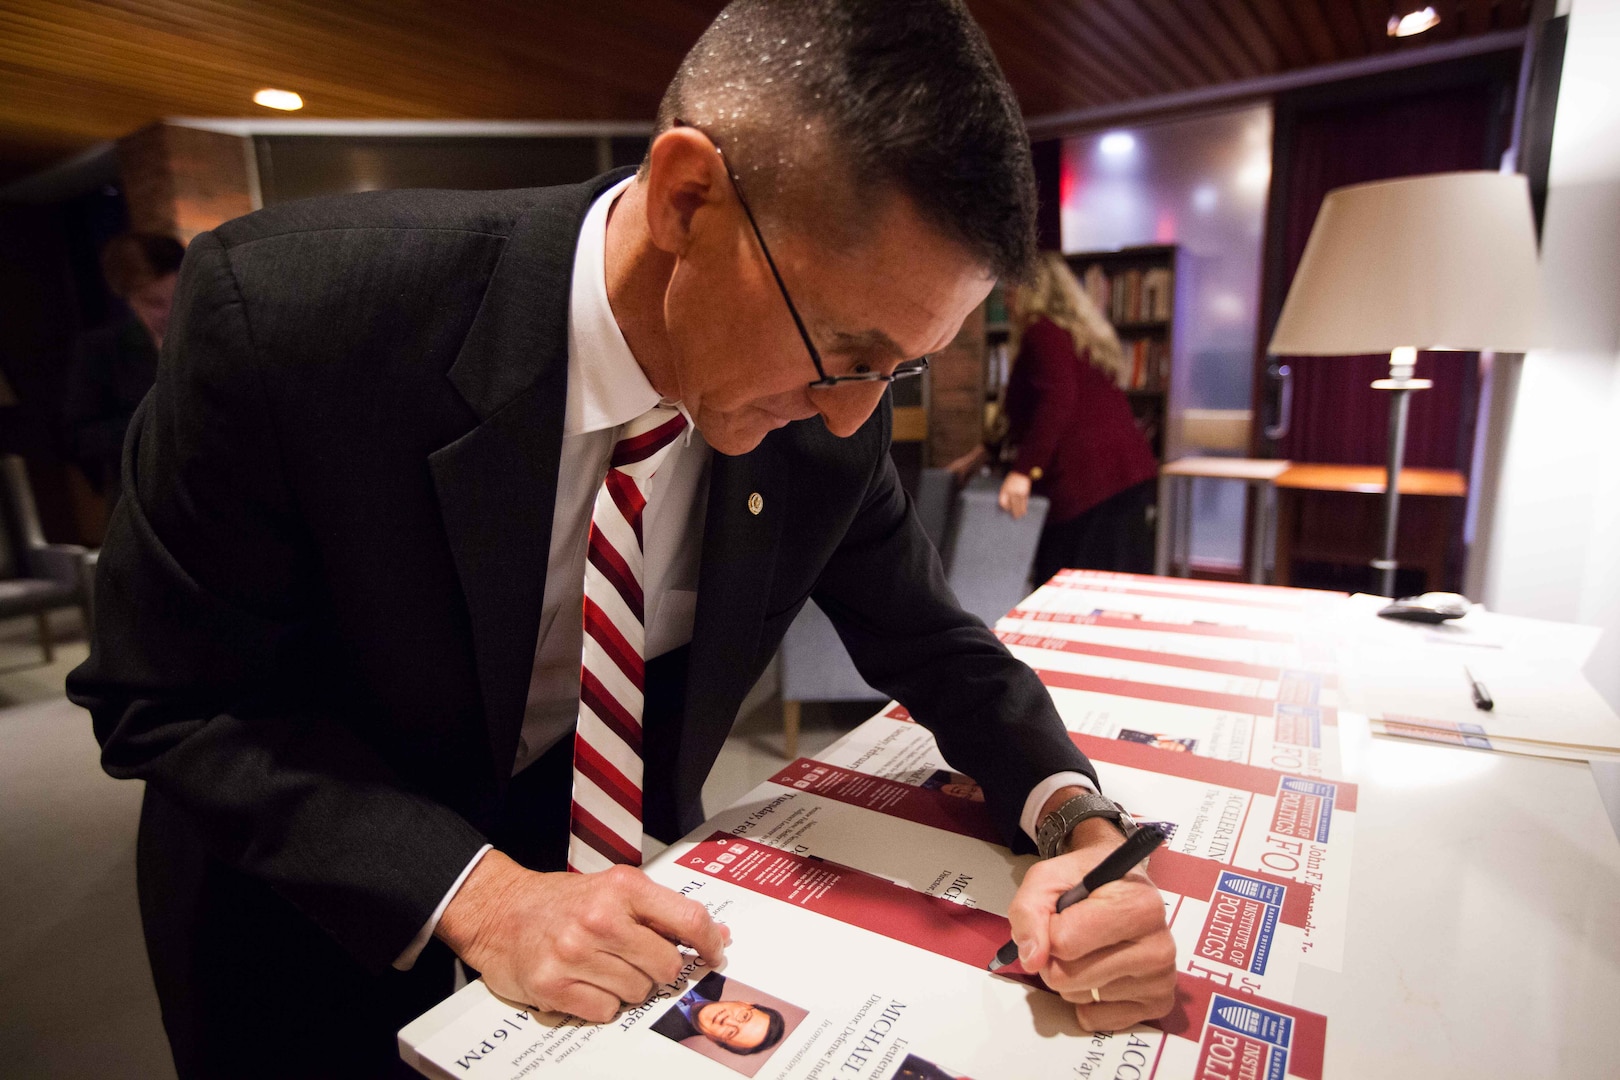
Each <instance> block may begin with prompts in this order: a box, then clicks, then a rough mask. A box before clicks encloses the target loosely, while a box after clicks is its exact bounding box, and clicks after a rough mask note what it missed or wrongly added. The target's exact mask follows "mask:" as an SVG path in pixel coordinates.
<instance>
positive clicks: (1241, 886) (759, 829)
mask: <svg viewBox="0 0 1620 1080" xmlns="http://www.w3.org/2000/svg"><path fill="white" fill-rule="evenodd" d="M927 785H928V786H921V787H918V786H912V785H909V784H905V783H902V782H900V781H898V780H893V779H885V778H882V777H878V776H873V775H871V774H868V773H861V772H856V771H854V770H851V769H846V768H841V767H839V766H836V765H829V764H827V763H825V762H821V761H816V760H812V759H809V758H801V759H799V760H798V761H795V762H794V763H793V764H791V765H789V766H788V767H787V768H785V769H783V770H782V771H781V772H779V773H778V774H777V775H776V776H774V777H772V778H771V779H770V780H768V781H766V782H765V783H763V784H761V785H760V786H759V787H758V788H756V789H754V791H752V792H751V793H749V795H747V796H746V797H745V798H743V799H742V800H740V801H739V802H738V803H737V804H736V805H735V806H733V807H731V808H730V809H729V810H726V811H725V812H723V813H721V814H720V815H718V816H717V817H715V818H713V819H712V820H711V821H710V822H709V827H711V828H713V829H714V830H715V837H720V836H732V837H737V838H740V839H747V840H751V841H753V842H755V843H759V844H768V845H770V846H772V847H776V848H779V849H783V850H786V851H790V852H793V853H794V854H798V855H807V856H814V857H817V858H821V859H827V860H831V861H833V862H838V863H842V864H844V865H846V866H851V867H854V868H857V869H859V870H862V871H864V872H866V873H868V874H872V875H874V876H877V877H881V878H883V879H885V880H887V881H891V882H893V883H895V884H898V885H902V886H905V887H906V888H910V889H913V890H916V891H919V892H923V893H926V894H927V895H930V896H938V897H942V898H944V899H947V900H951V901H953V902H955V903H959V904H964V905H967V906H969V907H976V908H981V909H984V910H987V911H992V912H995V913H996V914H998V915H1005V914H1006V913H1007V910H1008V908H1009V906H1010V904H1011V902H1012V899H1013V895H1014V893H1016V892H1017V889H1018V884H1019V882H1021V881H1022V880H1023V876H1024V873H1025V871H1027V870H1028V868H1029V866H1030V865H1031V864H1032V863H1033V862H1034V861H1035V859H1034V856H1031V855H1014V854H1013V853H1012V852H1011V851H1009V850H1008V849H1007V848H1005V847H1003V846H1001V844H1000V843H999V839H1000V838H999V837H998V836H997V835H996V831H995V828H994V825H993V824H992V822H991V820H990V815H989V812H988V811H987V810H986V808H985V805H984V803H983V801H982V796H980V795H979V793H978V788H977V785H975V784H973V783H972V782H971V781H969V780H967V779H966V778H963V777H959V776H958V775H957V774H953V773H948V772H947V773H945V774H944V775H943V776H935V777H930V778H929V780H928V781H927ZM952 789H955V790H954V791H953V790H952ZM987 841H988V842H987ZM1149 873H1150V874H1151V875H1152V878H1153V881H1154V884H1156V885H1157V886H1158V887H1159V890H1160V892H1161V893H1162V894H1163V896H1164V903H1165V918H1166V921H1167V922H1168V923H1169V925H1170V931H1171V934H1172V936H1173V937H1174V938H1175V939H1176V945H1177V956H1178V961H1179V963H1180V966H1181V967H1182V969H1183V970H1185V971H1188V972H1191V973H1193V974H1199V975H1203V976H1206V977H1208V978H1211V979H1214V980H1216V981H1217V982H1219V983H1221V984H1222V985H1223V986H1227V987H1229V988H1232V989H1234V990H1241V991H1243V992H1246V993H1257V994H1263V995H1265V996H1267V997H1273V998H1277V999H1279V1000H1282V1001H1287V1000H1291V997H1292V994H1293V991H1294V980H1295V978H1296V976H1297V973H1298V970H1299V965H1300V963H1301V961H1302V960H1303V959H1304V958H1305V957H1306V955H1307V954H1308V950H1307V949H1306V948H1305V928H1306V923H1307V920H1308V919H1309V917H1310V911H1311V903H1312V898H1313V894H1314V890H1313V889H1312V888H1311V887H1310V886H1307V885H1303V884H1301V883H1299V882H1297V881H1291V880H1288V879H1286V878H1281V877H1278V876H1276V875H1273V874H1268V873H1262V872H1255V871H1242V870H1235V869H1233V868H1232V867H1230V866H1229V865H1227V864H1225V863H1221V862H1216V861H1214V860H1211V859H1202V858H1197V857H1194V856H1190V855H1183V854H1181V853H1180V852H1177V851H1173V850H1166V849H1163V848H1161V849H1160V850H1159V851H1158V852H1156V853H1155V854H1154V855H1153V857H1152V859H1151V861H1150V865H1149Z"/></svg>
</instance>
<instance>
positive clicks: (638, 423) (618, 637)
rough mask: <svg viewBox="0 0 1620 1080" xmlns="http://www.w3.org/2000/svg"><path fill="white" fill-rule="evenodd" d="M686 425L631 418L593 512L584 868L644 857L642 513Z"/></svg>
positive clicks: (579, 753)
mask: <svg viewBox="0 0 1620 1080" xmlns="http://www.w3.org/2000/svg"><path fill="white" fill-rule="evenodd" d="M685 427H686V417H685V416H683V415H681V413H680V412H678V411H677V410H675V409H674V408H671V407H669V406H666V405H660V406H657V407H655V408H653V409H651V410H649V411H648V412H645V413H643V414H642V415H640V416H638V417H636V418H635V419H634V420H632V421H630V423H628V424H626V425H625V428H624V434H623V435H622V436H621V437H620V438H619V441H618V443H617V444H616V445H615V446H614V447H613V460H612V463H611V464H610V466H609V467H608V473H607V479H606V481H604V482H603V484H602V489H601V490H600V491H598V492H597V493H596V506H595V508H594V509H593V510H592V511H591V539H590V549H589V552H588V554H587V558H586V563H585V649H584V656H583V658H582V663H581V665H580V673H579V727H578V729H577V730H576V731H575V734H574V803H573V812H572V815H571V821H570V825H569V838H568V869H570V870H572V871H574V872H575V873H581V874H583V873H590V872H591V871H594V870H606V869H607V868H608V867H610V866H612V865H613V864H614V863H628V864H629V865H631V866H640V865H641V713H642V701H643V698H642V694H643V690H644V685H643V671H644V661H645V657H644V655H643V653H644V649H645V647H646V627H645V623H644V619H645V614H644V608H643V604H642V580H643V578H642V561H643V560H642V546H641V515H642V511H643V510H645V509H646V507H647V481H649V480H650V479H652V475H653V473H654V471H656V470H657V468H658V465H659V463H660V462H662V461H663V460H664V458H665V457H666V456H667V455H668V453H669V448H670V447H671V446H673V445H674V442H675V437H676V436H677V435H679V434H680V433H681V431H682V430H683V429H684V428H685Z"/></svg>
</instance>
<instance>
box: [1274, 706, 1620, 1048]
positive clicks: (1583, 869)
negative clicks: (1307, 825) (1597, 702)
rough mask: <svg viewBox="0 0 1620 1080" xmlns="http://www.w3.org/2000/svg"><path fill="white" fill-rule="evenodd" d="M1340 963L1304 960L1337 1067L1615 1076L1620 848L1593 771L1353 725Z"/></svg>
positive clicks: (1312, 1002)
mask: <svg viewBox="0 0 1620 1080" xmlns="http://www.w3.org/2000/svg"><path fill="white" fill-rule="evenodd" d="M1341 737H1342V739H1343V748H1344V751H1345V762H1346V772H1347V773H1348V774H1349V776H1348V778H1349V779H1351V780H1354V781H1355V782H1357V783H1358V784H1359V785H1360V793H1359V799H1358V803H1357V814H1356V846H1355V853H1354V859H1353V862H1352V871H1351V882H1350V905H1349V919H1350V921H1349V926H1348V928H1347V936H1346V942H1345V965H1344V971H1343V972H1340V973H1333V972H1325V971H1319V970H1317V969H1314V968H1302V969H1301V975H1300V979H1299V983H1298V986H1297V989H1296V993H1295V995H1294V997H1295V1001H1296V1003H1297V1004H1299V1005H1301V1006H1303V1007H1305V1008H1309V1009H1313V1010H1315V1011H1317V1012H1321V1013H1324V1014H1326V1015H1327V1017H1328V1041H1327V1057H1326V1062H1325V1064H1326V1066H1327V1069H1326V1075H1328V1076H1334V1077H1363V1076H1379V1077H1383V1076H1422V1077H1468V1078H1470V1080H1479V1078H1484V1077H1539V1076H1547V1077H1552V1076H1557V1077H1609V1078H1612V1077H1615V1076H1616V1075H1620V1016H1617V1015H1616V1005H1617V1004H1620V841H1617V840H1616V837H1615V831H1614V829H1613V828H1612V827H1611V824H1610V821H1609V818H1608V816H1607V813H1606V812H1605V809H1604V805H1603V801H1602V799H1601V798H1600V797H1599V794H1598V790H1597V786H1596V784H1595V783H1594V782H1593V777H1592V771H1591V769H1590V768H1589V767H1588V766H1587V765H1585V764H1582V763H1579V762H1562V761H1553V760H1545V759H1532V758H1524V757H1517V756H1514V755H1509V754H1493V753H1489V752H1484V751H1474V750H1466V749H1461V748H1450V747H1443V746H1430V745H1427V744H1424V743H1417V742H1409V741H1406V740H1400V739H1385V738H1378V739H1372V738H1370V737H1369V736H1368V734H1367V730H1366V728H1365V726H1364V725H1359V724H1354V723H1351V724H1348V725H1346V726H1345V728H1344V730H1342V731H1341Z"/></svg>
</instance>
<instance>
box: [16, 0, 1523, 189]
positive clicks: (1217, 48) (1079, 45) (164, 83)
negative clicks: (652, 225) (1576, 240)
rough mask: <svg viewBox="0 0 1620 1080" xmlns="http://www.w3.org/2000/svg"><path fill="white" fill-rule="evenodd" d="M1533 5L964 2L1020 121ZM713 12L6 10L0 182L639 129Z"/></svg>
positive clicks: (1497, 22) (137, 3)
mask: <svg viewBox="0 0 1620 1080" xmlns="http://www.w3.org/2000/svg"><path fill="white" fill-rule="evenodd" d="M1530 5H1531V0H1435V6H1436V8H1437V10H1439V11H1440V13H1441V15H1442V20H1443V21H1442V22H1441V24H1440V26H1438V27H1436V28H1435V29H1434V30H1431V31H1429V32H1428V33H1427V34H1424V35H1422V36H1421V37H1418V38H1413V39H1410V40H1408V41H1402V42H1394V41H1392V40H1391V39H1389V38H1388V37H1387V36H1385V34H1384V29H1383V24H1384V21H1385V20H1387V19H1388V17H1389V14H1390V12H1391V11H1392V10H1393V6H1392V0H1040V2H1031V0H968V6H969V8H970V9H971V10H972V11H973V13H974V15H975V16H976V17H977V18H978V19H979V21H980V24H981V25H982V26H983V27H984V29H985V33H986V35H987V36H988V37H989V39H990V44H991V47H992V48H993V49H994V50H995V51H996V54H997V56H998V57H999V58H1000V60H1001V63H1002V66H1003V68H1004V69H1005V70H1006V72H1007V76H1008V79H1009V80H1010V81H1011V83H1012V85H1013V88H1014V90H1015V91H1016V92H1017V93H1018V96H1019V100H1020V102H1021V103H1022V104H1023V107H1024V111H1025V113H1026V115H1031V116H1035V115H1045V114H1050V113H1054V112H1065V111H1071V110H1075V109H1083V108H1088V107H1092V106H1097V105H1108V104H1117V103H1120V102H1125V101H1129V100H1132V99H1134V98H1138V97H1143V96H1148V95H1154V94H1163V93H1168V92H1174V91H1184V90H1191V89H1196V88H1198V87H1202V86H1209V85H1214V84H1217V83H1220V82H1223V81H1228V80H1231V79H1239V78H1253V77H1256V76H1260V75H1268V74H1275V73H1279V72H1283V71H1287V70H1291V69H1295V68H1299V67H1304V66H1309V65H1312V64H1319V63H1326V62H1329V61H1333V60H1347V59H1353V58H1356V57H1358V56H1365V55H1368V54H1371V53H1380V52H1388V51H1390V50H1392V49H1399V48H1417V47H1421V46H1422V45H1424V44H1427V43H1431V42H1436V41H1444V40H1452V39H1455V38H1456V37H1458V36H1468V35H1474V34H1483V33H1488V32H1491V31H1493V30H1502V29H1510V28H1513V27H1518V26H1523V25H1524V24H1525V22H1526V21H1527V19H1528V17H1529V11H1530ZM722 6H723V0H592V2H591V3H588V4H559V3H533V2H529V0H480V2H478V3H460V4H438V5H429V4H400V3H398V2H397V0H345V2H344V3H341V4H322V3H317V2H315V0H255V2H254V3H251V4H241V3H226V2H223V0H191V2H181V0H121V2H119V3H85V2H83V0H7V2H0V182H3V181H4V180H6V179H9V178H13V177H17V176H21V175H26V174H27V173H29V172H31V171H33V170H35V169H37V168H39V167H41V166H43V165H45V164H48V163H49V162H51V161H53V160H57V159H60V158H62V157H64V156H67V155H69V154H71V153H73V152H75V151H77V150H82V149H84V148H85V147H88V146H89V145H91V144H93V143H95V142H97V141H100V140H109V139H117V138H119V137H121V136H124V135H126V134H128V133H130V132H132V131H135V130H136V129H138V128H141V127H143V126H145V125H146V124H149V123H151V122H153V121H155V120H158V119H161V118H163V117H166V116H216V117H219V116H258V117H274V116H279V115H280V114H276V113H273V112H271V111H269V110H266V109H261V108H259V107H258V106H255V105H253V104H251V101H250V98H251V95H252V93H253V91H255V90H257V89H260V88H262V87H266V86H273V87H277V88H282V89H289V90H295V91H297V92H299V93H301V94H303V95H304V97H305V100H306V103H307V105H306V108H305V110H304V112H303V113H301V114H300V115H305V116H310V117H319V118H358V119H379V118H403V119H435V118H444V119H450V118H464V119H489V120H500V119H520V120H559V119H560V120H648V119H650V118H651V117H652V114H653V111H654V109H655V108H656V106H657V103H658V99H659V97H660V96H661V94H662V93H663V89H664V86H665V85H666V83H667V82H668V81H669V78H670V76H671V75H672V74H674V72H675V69H676V66H677V65H678V64H679V62H680V58H681V56H682V55H684V54H685V52H686V50H687V49H688V48H689V47H690V46H691V44H692V42H693V41H695V40H696V39H697V36H698V35H699V34H700V33H701V32H702V31H703V28H704V27H705V26H706V25H708V22H709V20H710V19H711V18H713V16H714V15H715V13H716V12H718V11H719V10H720V8H721V7H722Z"/></svg>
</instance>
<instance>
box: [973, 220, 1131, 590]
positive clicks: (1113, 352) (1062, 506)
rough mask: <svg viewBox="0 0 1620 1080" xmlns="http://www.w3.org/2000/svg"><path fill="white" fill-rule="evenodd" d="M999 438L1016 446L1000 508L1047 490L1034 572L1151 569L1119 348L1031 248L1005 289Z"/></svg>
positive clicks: (1064, 279) (1024, 505)
mask: <svg viewBox="0 0 1620 1080" xmlns="http://www.w3.org/2000/svg"><path fill="white" fill-rule="evenodd" d="M1008 301H1009V304H1010V305H1011V309H1012V323H1013V335H1012V349H1013V350H1014V354H1015V357H1016V359H1015V360H1014V362H1013V369H1012V374H1011V375H1010V376H1009V378H1008V380H1007V398H1006V414H1007V421H1008V442H1009V444H1010V445H1012V446H1014V447H1016V448H1017V450H1016V456H1015V457H1014V459H1013V463H1012V468H1011V471H1010V472H1008V473H1007V477H1006V479H1005V480H1004V481H1003V482H1002V485H1001V500H1000V501H1001V507H1002V509H1004V510H1006V511H1007V512H1008V513H1010V514H1012V515H1013V517H1023V516H1024V512H1025V511H1026V510H1027V509H1028V507H1029V496H1030V493H1031V491H1033V492H1035V493H1036V494H1040V495H1045V496H1046V497H1047V498H1048V499H1050V500H1051V509H1050V510H1049V511H1048V512H1047V518H1046V527H1045V528H1044V529H1043V530H1042V532H1041V540H1040V546H1039V548H1038V549H1037V550H1036V552H1035V582H1036V583H1037V584H1039V583H1041V582H1044V581H1046V579H1047V578H1049V577H1051V576H1052V575H1053V574H1055V573H1056V572H1057V571H1058V570H1060V569H1062V568H1063V567H1066V566H1067V567H1083V568H1086V569H1092V570H1121V571H1129V572H1134V573H1151V572H1152V568H1153V515H1154V507H1155V505H1156V488H1157V484H1156V479H1157V477H1158V474H1159V464H1158V462H1157V461H1156V460H1154V457H1153V449H1152V447H1151V446H1150V445H1149V444H1148V440H1147V437H1146V436H1145V435H1143V434H1142V432H1141V430H1140V429H1139V428H1138V427H1137V426H1136V421H1135V419H1134V418H1133V417H1132V415H1131V406H1130V402H1129V401H1127V400H1126V398H1125V394H1124V392H1123V391H1121V390H1120V389H1119V381H1120V373H1121V369H1122V368H1123V366H1124V364H1125V356H1124V351H1123V350H1122V349H1121V347H1120V343H1119V337H1118V336H1117V335H1116V334H1115V333H1114V328H1113V327H1111V326H1110V325H1108V320H1107V319H1105V318H1103V316H1102V313H1101V312H1099V311H1098V310H1097V308H1096V305H1094V304H1093V303H1092V302H1091V300H1090V299H1089V298H1088V297H1087V296H1086V294H1085V291H1084V290H1083V289H1082V288H1081V287H1080V283H1079V282H1078V281H1076V280H1075V277H1074V274H1073V273H1071V272H1070V270H1069V267H1068V264H1067V263H1065V262H1064V261H1063V256H1061V255H1059V254H1057V253H1056V252H1047V253H1046V254H1044V255H1042V256H1041V259H1040V262H1039V263H1038V265H1037V267H1036V270H1035V273H1034V274H1033V275H1032V277H1031V279H1030V281H1029V283H1028V284H1027V285H1024V286H1022V287H1020V288H1018V289H1017V290H1010V295H1009V297H1008Z"/></svg>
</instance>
